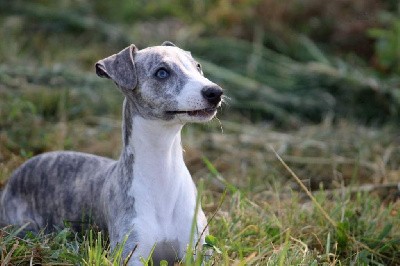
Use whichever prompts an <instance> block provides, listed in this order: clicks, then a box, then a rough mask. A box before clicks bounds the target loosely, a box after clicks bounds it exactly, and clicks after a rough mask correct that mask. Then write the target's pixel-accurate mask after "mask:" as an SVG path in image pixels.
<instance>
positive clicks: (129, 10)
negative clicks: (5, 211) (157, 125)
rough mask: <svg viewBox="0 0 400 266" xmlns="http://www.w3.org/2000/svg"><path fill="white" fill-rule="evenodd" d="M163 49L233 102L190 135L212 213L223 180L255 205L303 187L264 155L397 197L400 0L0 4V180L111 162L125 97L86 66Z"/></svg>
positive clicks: (306, 173) (324, 181)
mask: <svg viewBox="0 0 400 266" xmlns="http://www.w3.org/2000/svg"><path fill="white" fill-rule="evenodd" d="M165 40H170V41H173V42H174V43H176V44H177V45H178V46H180V47H182V48H184V49H186V50H190V51H191V52H192V54H193V55H194V57H196V58H197V59H198V60H199V61H200V62H201V63H202V65H203V68H204V71H205V74H206V76H208V77H209V78H210V79H211V80H213V81H215V82H217V83H219V84H220V85H221V86H222V87H223V88H224V89H225V92H226V95H227V96H228V97H229V100H228V103H227V105H224V106H223V107H222V110H221V112H220V114H219V115H218V117H219V120H218V121H216V120H214V121H213V122H211V123H210V124H207V125H206V126H201V125H192V126H189V127H186V128H185V131H184V135H185V136H184V146H185V150H186V159H187V162H188V166H189V168H190V170H191V172H192V173H193V175H194V178H195V180H199V179H200V178H206V179H207V180H208V181H209V182H208V184H206V187H207V188H208V189H207V191H206V192H205V193H206V195H207V196H208V200H206V201H207V202H205V203H204V206H205V209H206V210H207V209H208V210H214V209H215V208H216V205H217V202H218V198H219V197H220V195H221V194H220V193H221V189H223V188H224V187H226V185H227V184H228V183H229V184H233V186H235V187H237V188H239V189H240V190H241V191H242V192H243V193H245V194H246V196H247V197H248V198H249V199H251V200H252V201H254V202H256V203H258V202H261V203H260V204H261V206H264V205H263V204H265V202H271V200H272V199H271V194H269V192H271V190H273V191H275V190H276V189H278V188H279V191H281V190H283V191H284V192H285V193H286V192H287V193H289V191H291V190H292V189H293V190H297V189H298V185H297V184H296V182H294V181H291V178H290V175H289V174H288V173H287V171H286V170H284V169H283V167H282V166H281V165H280V163H279V162H278V161H277V159H276V157H275V156H274V155H273V153H272V152H271V150H270V149H269V147H270V146H273V147H274V148H275V149H276V150H277V152H278V153H279V154H280V155H281V156H282V157H283V159H284V160H285V161H286V162H287V163H288V164H290V166H291V167H292V168H293V170H294V171H295V172H296V173H298V174H299V176H300V177H302V181H303V182H304V183H305V184H306V185H307V187H308V188H309V189H311V190H318V189H320V188H322V187H323V188H326V189H332V191H334V189H336V188H343V186H348V185H354V184H356V185H357V186H360V185H362V184H372V185H373V188H375V187H376V188H379V189H380V190H379V193H378V197H379V198H380V199H381V200H382V202H383V203H385V202H386V203H387V202H388V201H390V202H392V201H393V200H396V199H397V198H398V190H396V189H394V190H393V187H394V186H392V184H396V183H398V182H399V181H400V134H399V130H400V127H399V125H400V123H399V121H400V3H399V2H398V0H335V1H321V0H286V1H282V0H199V1H196V0H147V1H145V0H137V1H133V0H115V1H102V0H91V1H89V0H59V1H51V0H31V1H26V0H25V1H22V0H13V1H7V0H0V178H1V179H2V180H5V179H7V178H8V176H9V174H10V173H11V171H12V170H13V169H15V167H17V166H18V165H19V164H20V163H22V162H23V161H24V160H26V158H29V157H31V156H33V155H35V154H38V153H41V152H45V151H49V150H56V149H74V150H80V151H86V152H91V153H96V154H99V155H105V156H110V157H113V158H117V157H118V155H119V149H118V148H116V147H119V146H120V128H119V127H120V113H121V102H122V95H120V94H119V92H118V91H117V90H116V89H115V88H114V85H113V84H112V83H111V82H109V81H107V80H103V79H99V78H97V76H96V75H95V73H94V68H93V66H94V63H95V62H96V61H97V60H99V59H101V58H104V57H105V56H108V55H110V54H113V53H115V52H117V51H119V50H121V49H122V48H124V47H126V46H127V45H129V44H130V43H134V44H136V45H137V46H138V48H144V47H147V46H153V45H158V44H161V43H162V42H163V41H165ZM221 128H222V129H223V134H221V133H222V132H221V131H222V130H221ZM205 131H207V133H205ZM210 162H211V163H212V165H211V164H210ZM214 167H215V168H214ZM228 187H230V186H228ZM232 191H234V190H232ZM382 191H383V192H382ZM232 193H233V192H232ZM282 195H287V194H284V193H283V194H282ZM207 206H208V207H207ZM399 209H400V204H399ZM217 217H219V216H218V215H217ZM220 218H221V217H220ZM217 219H218V218H217ZM221 219H222V218H221ZM223 219H225V218H223ZM398 227H399V225H398V224H397V228H398ZM238 230H239V229H238ZM393 230H394V229H393ZM361 231H362V230H361ZM332 241H334V240H332ZM396 243H397V242H396ZM250 246H251V245H250ZM398 247H399V246H398V244H397V247H395V248H394V249H393V250H397V253H393V250H389V251H385V252H388V253H390V252H392V253H391V255H393V257H395V258H396V259H399V258H400V255H399V254H398V250H400V248H398ZM243 252H244V254H250V251H248V252H247V253H246V252H245V251H243ZM343 252H345V253H346V252H349V253H350V252H351V251H346V249H343ZM232 254H233V255H232ZM235 254H236V253H235V252H233V253H230V254H229V255H230V256H231V257H235V256H236V255H237V254H236V255H235ZM385 254H386V253H385ZM396 256H397V257H396ZM367 262H368V261H367Z"/></svg>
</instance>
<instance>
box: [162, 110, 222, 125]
mask: <svg viewBox="0 0 400 266" xmlns="http://www.w3.org/2000/svg"><path fill="white" fill-rule="evenodd" d="M167 114H169V115H173V116H174V117H175V119H176V120H178V121H182V122H195V123H196V122H198V123H202V122H207V121H210V120H211V119H213V117H214V116H215V115H216V114H217V108H205V109H201V110H193V111H168V112H167Z"/></svg>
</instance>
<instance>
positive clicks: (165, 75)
mask: <svg viewBox="0 0 400 266" xmlns="http://www.w3.org/2000/svg"><path fill="white" fill-rule="evenodd" d="M156 77H157V78H159V79H165V78H168V77H169V72H168V70H166V69H165V68H160V69H158V70H157V72H156Z"/></svg>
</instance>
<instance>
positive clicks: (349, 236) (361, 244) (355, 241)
mask: <svg viewBox="0 0 400 266" xmlns="http://www.w3.org/2000/svg"><path fill="white" fill-rule="evenodd" d="M270 149H271V150H272V151H273V152H274V154H275V156H276V157H277V158H278V160H279V161H280V162H281V163H282V165H283V166H284V167H285V169H286V170H287V171H288V172H289V173H290V174H291V176H292V177H293V178H294V179H295V180H296V182H297V183H298V184H299V186H300V187H301V189H302V190H304V192H305V193H306V194H307V195H308V197H309V198H310V199H311V201H312V202H313V203H314V205H315V206H316V207H317V209H318V210H319V211H320V212H321V213H322V215H323V216H324V217H325V219H326V220H327V221H328V222H329V223H330V224H331V225H333V226H334V227H335V228H337V223H336V222H335V221H334V220H333V219H332V218H331V217H330V216H329V214H328V213H327V212H326V211H325V210H324V209H323V208H322V206H321V205H320V204H319V203H318V201H317V200H316V199H315V197H314V196H313V195H312V193H311V192H310V191H309V190H308V189H307V187H306V186H305V185H304V184H303V182H301V180H300V178H299V177H298V176H297V175H296V174H295V173H294V172H293V171H292V169H290V167H289V166H288V165H287V164H286V163H285V162H284V161H283V159H282V157H280V156H279V154H278V153H277V152H276V151H275V149H274V148H273V147H272V146H270ZM343 233H344V234H346V236H347V237H348V239H350V240H351V241H352V242H354V243H356V244H357V245H358V246H359V247H362V248H364V249H366V250H368V251H369V252H371V253H372V254H374V255H376V256H379V257H381V258H385V259H388V260H390V258H389V257H388V256H386V255H383V254H381V253H379V252H377V251H376V250H373V249H371V248H370V247H369V246H367V245H366V244H364V243H361V242H360V241H358V240H357V239H355V238H354V237H353V236H351V235H349V234H347V232H343Z"/></svg>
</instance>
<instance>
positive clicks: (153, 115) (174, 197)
mask: <svg viewBox="0 0 400 266" xmlns="http://www.w3.org/2000/svg"><path fill="white" fill-rule="evenodd" d="M95 67H96V73H97V75H98V76H100V77H102V78H107V79H111V80H112V81H113V82H114V83H115V84H116V85H117V87H118V88H119V90H120V91H121V92H122V93H123V95H124V96H125V99H124V102H123V119H122V143H123V146H122V152H121V155H120V157H119V159H118V160H112V159H109V158H104V157H99V156H96V155H91V154H85V153H80V152H72V151H57V152H48V153H44V154H41V155H38V156H35V157H33V158H31V159H29V160H28V161H27V162H25V163H24V164H23V165H22V166H20V167H19V168H18V169H17V170H15V172H14V173H13V174H12V176H11V177H10V179H9V181H8V182H7V184H6V186H5V188H4V190H3V191H2V192H1V201H0V215H1V216H0V220H1V223H2V224H13V225H17V226H23V225H25V226H27V227H26V228H25V229H26V230H30V231H35V232H37V231H39V230H41V229H43V228H45V230H47V231H52V230H54V228H60V227H63V226H65V222H68V223H69V224H70V225H71V226H72V228H75V229H76V230H79V228H80V226H81V224H82V221H90V223H91V224H95V225H96V226H98V228H100V229H101V230H104V231H106V232H108V234H109V238H110V245H111V248H112V249H114V248H115V247H116V246H117V244H121V243H122V242H124V241H126V242H125V244H124V247H123V252H122V255H123V256H124V257H127V256H128V255H130V256H131V257H130V260H129V265H141V262H140V258H141V257H143V258H147V257H148V256H150V254H151V251H152V249H153V253H152V259H153V262H154V263H155V265H158V263H159V262H160V261H161V260H167V261H168V262H169V263H170V265H171V264H173V263H174V262H176V261H179V260H182V259H183V258H184V257H185V254H186V252H187V247H188V246H189V242H190V239H191V226H192V222H193V221H194V220H193V219H195V220H196V221H195V225H196V226H195V232H194V238H193V239H194V240H193V241H194V242H193V243H191V244H192V246H195V243H199V244H200V245H201V244H203V243H204V242H205V235H206V234H207V233H208V229H207V228H206V227H207V220H206V217H205V215H204V212H203V211H202V209H201V207H200V208H199V209H198V210H197V212H196V210H195V206H196V197H197V190H196V187H195V185H194V182H193V180H192V178H191V175H190V173H189V171H188V169H187V167H186V165H185V163H184V160H183V149H182V145H181V130H182V127H183V126H184V124H185V123H187V122H206V121H209V120H211V119H212V118H213V117H214V116H215V115H216V112H217V108H218V107H219V106H220V105H221V101H222V96H223V90H222V89H221V87H219V86H218V85H216V84H215V83H213V82H211V81H210V80H208V79H207V78H206V77H204V75H203V72H202V68H201V65H200V64H199V63H198V62H197V61H195V60H194V59H193V57H192V56H191V54H190V52H187V51H184V50H182V49H180V48H179V47H177V46H175V45H174V44H173V43H171V42H164V43H163V44H162V45H160V46H154V47H148V48H145V49H142V50H138V49H137V48H136V46H135V45H133V44H132V45H130V46H129V47H127V48H125V49H123V50H122V51H120V52H119V53H117V54H114V55H112V56H109V57H107V58H104V59H102V60H100V61H98V62H97V63H96V65H95ZM195 214H196V217H194V216H195Z"/></svg>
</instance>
